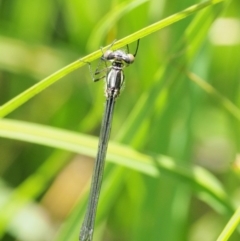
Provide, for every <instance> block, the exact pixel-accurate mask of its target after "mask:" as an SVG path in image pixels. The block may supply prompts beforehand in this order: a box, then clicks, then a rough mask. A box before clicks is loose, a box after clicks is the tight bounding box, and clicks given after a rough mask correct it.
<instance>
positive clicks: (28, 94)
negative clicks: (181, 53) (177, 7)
mask: <svg viewBox="0 0 240 241" xmlns="http://www.w3.org/2000/svg"><path fill="white" fill-rule="evenodd" d="M220 2H224V0H209V1H206V2H203V3H200V4H196V5H193V6H191V7H189V8H187V9H185V10H183V11H181V12H179V13H176V14H173V15H171V16H170V17H167V18H165V19H163V20H160V21H158V22H156V23H154V24H152V25H150V26H148V27H145V28H143V29H141V30H139V31H137V32H135V33H133V34H131V35H129V36H127V37H125V38H122V39H120V40H119V41H116V43H115V44H114V46H115V48H116V49H118V48H121V47H123V46H126V45H127V44H130V43H132V42H134V41H136V40H138V39H141V38H143V37H146V36H148V35H150V34H152V33H154V32H156V31H158V30H160V29H163V28H165V27H167V26H169V25H171V24H173V23H176V22H178V21H180V20H182V19H184V18H186V17H188V16H190V15H191V14H193V13H196V12H198V11H200V10H202V9H204V8H206V7H209V6H212V5H214V4H217V3H220ZM107 48H109V46H106V47H104V48H103V49H102V50H97V51H95V52H93V53H91V54H89V55H87V56H85V57H83V58H81V59H80V60H77V61H75V62H73V63H71V64H69V65H68V66H66V67H64V68H62V69H60V70H59V71H57V72H55V73H53V74H52V75H50V76H48V77H47V78H45V79H43V80H41V81H40V82H39V83H37V84H35V85H33V86H32V87H30V88H29V89H27V90H25V91H24V92H22V93H21V94H19V95H18V96H16V97H15V98H13V99H11V100H10V101H8V102H7V103H5V104H4V105H2V106H1V107H0V117H4V116H6V115H7V114H9V113H11V112H12V111H14V110H15V109H17V108H18V107H19V106H21V105H22V104H24V103H25V102H27V101H28V100H30V99H31V98H32V97H34V96H35V95H37V94H38V93H40V92H41V91H43V90H44V89H46V88H47V87H49V86H50V85H52V84H54V83H55V82H56V81H58V80H59V79H61V78H62V77H64V76H66V75H67V74H69V73H71V72H72V71H74V70H76V69H78V68H80V67H82V66H83V65H85V64H86V63H87V62H91V61H93V60H95V59H97V58H99V57H100V56H101V55H102V51H104V50H106V49H107Z"/></svg>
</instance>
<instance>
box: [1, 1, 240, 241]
mask: <svg viewBox="0 0 240 241" xmlns="http://www.w3.org/2000/svg"><path fill="white" fill-rule="evenodd" d="M200 2H201V1H197V0H195V1H194V0H184V1H173V0H170V1H165V0H150V1H145V0H144V1H143V0H141V1H121V0H115V1H109V0H102V1H97V0H89V1H80V0H69V1H67V0H61V1H49V0H34V1H32V0H14V1H9V0H0V104H1V105H3V104H5V103H6V102H8V101H10V100H11V99H12V98H14V97H15V96H17V95H18V94H21V93H22V92H23V91H24V90H26V89H28V88H30V87H31V86H33V85H34V84H36V83H37V82H39V81H40V80H41V79H43V78H45V77H47V76H48V75H50V74H52V73H54V72H55V71H57V70H59V69H61V68H63V67H64V66H66V65H68V64H69V63H71V62H73V61H75V60H77V59H79V58H80V57H83V56H85V55H87V54H89V53H91V52H93V51H95V50H98V49H99V48H100V47H101V46H106V45H107V44H110V43H111V42H112V41H113V40H114V39H121V38H123V37H125V36H128V35H130V34H132V33H133V32H135V31H137V30H140V29H142V28H143V27H146V26H148V25H149V24H152V23H154V22H156V21H159V20H161V19H164V18H166V17H168V16H170V15H172V14H175V13H178V12H179V11H181V10H183V9H185V8H187V7H189V6H191V5H193V4H198V3H200ZM239 9H240V1H239V0H233V1H225V2H222V3H219V4H217V5H214V6H212V7H208V8H206V10H202V11H199V12H196V13H195V14H193V15H191V16H190V17H188V18H185V19H184V20H182V21H179V22H177V23H175V24H172V25H170V26H168V27H166V28H164V29H162V30H161V31H158V32H156V33H154V34H151V35H149V36H147V37H145V38H143V39H141V41H140V48H139V52H138V55H137V57H136V61H135V63H134V64H133V65H132V66H130V67H129V68H127V69H126V70H125V75H126V84H125V88H124V91H122V94H121V96H120V98H119V99H118V101H117V105H116V108H115V113H114V120H113V127H112V134H111V141H114V143H115V145H116V148H117V149H116V150H117V151H118V150H120V148H121V145H120V143H121V144H123V145H124V146H125V147H129V148H131V150H132V149H134V150H135V151H138V152H140V153H144V154H146V155H147V156H148V157H151V158H152V160H153V164H151V165H153V166H154V167H155V169H154V170H155V171H157V173H158V174H157V175H154V174H151V173H149V174H147V170H144V168H142V169H143V170H140V169H141V168H140V165H141V163H140V161H139V163H133V164H132V165H131V163H130V165H129V167H128V168H126V167H125V166H126V165H128V164H124V160H122V159H121V155H125V153H121V152H120V151H118V152H119V155H116V157H115V159H117V158H118V156H119V161H118V162H119V163H118V164H114V163H112V162H111V161H112V160H111V155H109V156H108V157H107V160H108V161H110V162H108V163H107V165H106V170H105V176H104V179H105V181H104V184H103V190H102V195H101V200H100V205H99V208H98V217H97V222H96V229H95V235H94V240H95V241H96V240H104V241H120V240H121V241H129V240H131V241H149V240H151V241H155V240H156V241H157V240H161V241H186V240H189V241H202V240H204V241H213V240H216V239H217V237H218V236H219V234H220V232H221V231H222V230H223V228H224V226H225V225H226V223H227V221H228V220H229V218H230V216H231V215H232V213H233V210H234V208H236V207H238V205H239V202H240V188H239V182H240V156H239V154H238V153H239V149H240V128H239V121H240V110H239V109H238V106H239V104H240V98H239V93H240V85H239V81H240V67H239V66H240V64H239V63H240V14H239V13H240V12H239ZM135 47H136V43H132V44H131V45H130V52H134V50H135ZM96 65H97V61H95V62H94V63H93V68H94V66H96ZM103 85H104V84H103V82H102V81H101V82H97V83H93V82H92V80H91V76H90V73H89V70H88V68H87V67H86V66H85V67H83V68H80V69H78V70H76V71H74V72H72V73H71V74H69V75H67V76H65V77H64V78H62V79H61V80H59V81H58V82H57V83H55V84H54V85H52V86H50V87H48V88H47V89H46V90H44V91H42V92H41V93H40V94H38V95H36V96H35V97H34V98H32V99H31V100H29V101H28V102H26V103H25V104H23V105H22V106H20V107H19V108H17V109H16V110H15V111H13V112H12V113H10V114H9V115H7V116H6V118H7V119H6V121H10V122H9V123H10V124H11V123H12V122H11V120H15V121H16V122H13V124H14V123H15V124H21V126H20V128H22V131H23V132H27V131H29V132H30V133H31V134H32V136H34V138H38V137H40V136H41V131H39V132H34V130H40V129H38V128H41V127H46V126H48V127H49V129H47V130H48V133H52V132H51V131H56V133H59V132H58V131H62V130H67V131H72V132H66V134H65V135H64V137H62V138H63V139H65V142H66V145H67V143H68V138H72V137H70V134H69V133H72V134H76V138H77V136H78V135H81V134H84V135H83V141H86V143H87V142H88V138H92V140H93V141H95V142H94V146H93V147H94V154H89V155H86V153H85V152H81V147H80V146H79V152H78V154H76V153H74V152H70V151H66V150H65V151H64V150H61V146H60V144H59V146H58V144H56V146H58V147H59V148H56V149H55V148H52V147H51V140H50V139H51V138H50V139H49V142H48V139H47V138H45V139H43V141H42V143H44V144H45V145H38V144H35V142H36V141H35V139H34V138H32V139H31V138H28V137H27V136H25V135H23V136H22V137H19V136H18V134H17V132H16V133H15V134H14V130H13V129H11V130H9V131H12V132H13V134H12V135H10V134H8V133H7V134H5V132H4V131H3V130H2V131H0V135H1V139H0V210H1V211H0V237H1V238H0V239H1V240H3V241H11V240H21V241H45V240H46V241H48V240H58V241H60V240H78V232H79V230H80V226H81V222H82V217H83V214H84V212H85V203H86V197H87V190H88V188H89V182H90V178H91V171H92V165H93V161H94V158H93V156H94V155H95V154H96V148H97V142H96V141H97V138H98V135H99V130H100V125H101V118H102V112H103V107H104V100H105V97H104V94H103V88H104V87H103ZM33 123H34V125H33ZM3 124H4V122H1V123H0V129H1V128H3ZM56 128H58V129H56ZM44 131H46V129H44ZM54 133H55V132H53V134H52V135H55V134H54ZM50 135H51V134H49V136H50ZM4 137H7V138H4ZM20 139H21V140H23V141H21V140H20ZM49 143H50V144H49ZM118 148H119V149H118ZM63 149H64V148H63ZM65 149H67V148H65ZM114 150H115V149H114V146H110V148H109V153H110V154H111V153H115V152H114ZM128 155H130V154H128V153H126V156H128ZM159 155H163V156H166V158H167V157H168V158H170V159H171V163H172V164H173V163H174V165H176V167H175V170H176V173H177V174H176V173H174V171H173V170H172V169H171V167H170V171H164V170H163V169H164V168H163V165H162V166H161V164H159V166H158V164H154V160H155V157H156V160H158V157H159ZM136 156H137V154H136ZM163 158H164V157H163ZM113 159H114V158H113ZM115 162H116V161H115ZM156 162H157V161H156ZM196 166H201V167H203V169H205V170H206V171H208V172H207V174H206V173H204V172H203V173H202V174H201V175H200V177H201V178H200V179H201V180H197V178H195V179H194V172H193V169H194V168H195V167H196ZM182 170H184V171H183V172H182ZM144 172H145V173H144ZM184 173H187V174H189V176H190V179H189V180H186V179H187V178H186V177H185V174H184ZM191 175H193V177H191ZM208 175H210V176H211V178H212V179H211V178H210V179H211V180H212V183H211V182H208V180H210V179H208ZM199 182H205V185H206V190H205V191H204V190H202V189H201V188H200V189H201V190H200V191H201V192H199V187H198V185H196V184H198V183H199ZM215 182H217V184H216V185H220V189H221V190H222V192H223V193H224V195H225V197H226V198H225V199H224V198H223V199H222V200H225V201H223V202H225V203H224V204H223V203H221V202H220V201H219V200H212V199H211V198H209V192H210V191H208V188H209V190H210V189H211V187H212V186H214V184H213V183H215ZM213 192H214V191H213ZM210 196H211V195H210ZM239 239H240V235H239V233H238V232H237V231H235V232H234V234H233V236H231V238H230V239H229V240H233V241H235V240H239Z"/></svg>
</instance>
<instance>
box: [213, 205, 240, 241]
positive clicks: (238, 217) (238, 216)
mask: <svg viewBox="0 0 240 241" xmlns="http://www.w3.org/2000/svg"><path fill="white" fill-rule="evenodd" d="M239 223H240V207H239V208H238V209H237V210H236V212H235V213H234V214H233V216H232V217H231V219H230V220H229V222H228V223H227V225H226V226H225V228H224V229H223V231H222V232H221V234H220V236H219V237H218V239H217V241H227V240H229V238H230V236H231V235H232V233H233V232H234V230H235V229H236V228H237V226H238V225H239Z"/></svg>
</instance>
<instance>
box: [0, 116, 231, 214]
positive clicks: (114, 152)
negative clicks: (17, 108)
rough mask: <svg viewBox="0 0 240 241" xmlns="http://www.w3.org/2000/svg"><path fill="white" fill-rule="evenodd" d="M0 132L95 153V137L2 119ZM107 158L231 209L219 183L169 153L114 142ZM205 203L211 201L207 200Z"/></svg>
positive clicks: (73, 149)
mask: <svg viewBox="0 0 240 241" xmlns="http://www.w3.org/2000/svg"><path fill="white" fill-rule="evenodd" d="M0 136H1V137H5V138H10V139H15V140H21V141H26V142H31V143H36V144H41V145H47V146H51V147H54V148H59V149H65V150H68V151H72V152H76V153H81V154H83V155H87V156H90V157H94V156H95V152H96V151H95V150H96V146H97V138H93V137H89V136H87V135H82V134H81V135H80V134H76V133H74V132H70V131H63V130H59V129H57V128H49V127H44V126H41V125H36V124H29V123H27V124H26V123H24V122H21V121H13V120H6V119H4V120H3V119H2V120H0ZM107 160H108V161H109V160H111V162H113V163H116V164H118V165H121V166H125V167H127V168H130V169H133V170H135V171H138V172H141V173H143V174H146V175H150V176H153V177H158V176H159V175H160V173H162V172H163V173H166V174H167V175H173V177H175V178H177V179H181V180H183V181H185V182H188V184H191V185H193V186H194V187H196V188H197V192H198V193H199V194H201V195H202V194H204V195H208V196H209V197H211V199H212V200H214V205H213V207H214V208H216V205H215V204H216V203H217V204H218V206H219V207H221V208H222V210H225V212H228V213H231V212H232V207H231V204H230V203H229V201H228V197H227V194H226V193H225V191H224V190H223V188H222V186H221V184H220V183H219V182H218V181H217V179H216V178H215V177H214V176H213V175H212V174H210V173H208V172H207V171H206V170H204V169H203V168H200V167H193V168H189V169H187V168H183V167H181V166H178V165H177V164H176V163H175V162H174V161H173V160H172V159H171V158H169V157H165V156H158V157H156V158H155V157H154V156H149V155H145V154H142V153H140V152H137V151H135V150H133V149H131V148H129V147H127V146H123V145H120V144H116V143H110V145H109V151H108V154H107ZM204 198H205V197H204ZM209 204H210V205H211V202H210V203H209ZM212 204H213V203H212ZM0 217H1V214H0Z"/></svg>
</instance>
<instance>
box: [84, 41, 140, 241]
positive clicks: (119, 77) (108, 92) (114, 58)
mask: <svg viewBox="0 0 240 241" xmlns="http://www.w3.org/2000/svg"><path fill="white" fill-rule="evenodd" d="M138 47H139V40H138V42H137V47H136V50H135V53H134V54H130V53H129V48H128V46H127V52H125V51H123V50H110V49H109V50H107V51H106V52H105V53H103V55H102V57H101V61H104V63H105V69H104V70H98V69H97V70H96V71H95V73H94V74H93V81H94V82H96V81H98V80H101V79H103V78H105V79H106V87H105V96H106V105H105V111H104V116H103V120H102V126H101V131H100V138H99V144H98V152H97V157H96V161H95V165H94V171H93V177H92V183H91V189H90V196H89V201H88V207H87V212H86V214H85V218H84V221H83V224H82V228H81V232H80V241H92V237H93V230H94V223H95V216H96V212H97V204H98V199H99V195H100V189H101V184H102V178H103V170H104V161H105V156H106V152H107V147H108V140H109V136H110V132H111V124H112V117H113V110H114V105H115V101H116V98H117V97H118V96H119V94H120V91H121V88H122V86H123V84H124V73H123V69H124V68H125V67H127V66H128V65H130V64H132V63H133V62H134V59H135V57H136V55H137V51H138ZM107 63H110V65H108V64H107ZM89 66H90V64H89ZM90 68H91V66H90ZM90 71H91V69H90ZM101 73H105V75H103V76H101V77H99V78H96V76H98V75H99V74H101Z"/></svg>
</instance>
